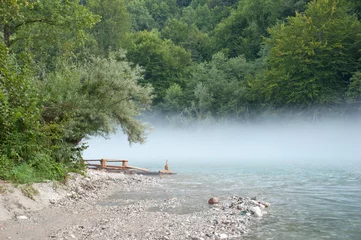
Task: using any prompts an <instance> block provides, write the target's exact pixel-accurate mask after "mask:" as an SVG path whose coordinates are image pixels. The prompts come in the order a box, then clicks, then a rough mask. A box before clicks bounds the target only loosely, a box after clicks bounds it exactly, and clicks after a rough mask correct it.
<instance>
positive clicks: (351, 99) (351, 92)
mask: <svg viewBox="0 0 361 240" xmlns="http://www.w3.org/2000/svg"><path fill="white" fill-rule="evenodd" d="M346 100H347V102H348V103H360V102H361V72H356V73H355V74H354V75H353V76H352V77H351V79H350V85H349V86H348V89H347V92H346Z"/></svg>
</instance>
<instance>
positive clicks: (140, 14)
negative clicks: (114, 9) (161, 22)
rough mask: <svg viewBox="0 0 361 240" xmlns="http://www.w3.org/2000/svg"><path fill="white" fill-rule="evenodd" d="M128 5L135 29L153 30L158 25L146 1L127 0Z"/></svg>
mask: <svg viewBox="0 0 361 240" xmlns="http://www.w3.org/2000/svg"><path fill="white" fill-rule="evenodd" d="M126 5H127V9H128V12H129V13H130V14H131V19H132V28H133V30H134V31H143V30H152V29H154V28H157V27H158V25H157V23H156V21H155V20H154V18H153V17H152V15H151V14H150V13H149V10H148V8H147V6H146V5H145V2H144V1H142V0H130V1H127V4H126Z"/></svg>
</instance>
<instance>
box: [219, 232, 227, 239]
mask: <svg viewBox="0 0 361 240" xmlns="http://www.w3.org/2000/svg"><path fill="white" fill-rule="evenodd" d="M227 238H228V236H227V234H224V233H222V234H221V235H219V239H227Z"/></svg>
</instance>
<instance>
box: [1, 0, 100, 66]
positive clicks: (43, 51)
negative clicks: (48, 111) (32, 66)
mask: <svg viewBox="0 0 361 240" xmlns="http://www.w3.org/2000/svg"><path fill="white" fill-rule="evenodd" d="M2 3H4V4H1V6H0V13H1V16H2V17H0V27H1V28H2V29H3V32H4V42H5V44H6V45H7V47H8V48H10V50H11V51H13V52H14V53H21V52H24V51H27V52H29V53H31V54H32V55H33V58H34V59H35V60H36V62H38V63H39V62H43V63H45V64H47V65H50V64H51V62H52V63H54V57H57V56H64V55H67V56H71V55H72V54H73V52H74V51H75V49H77V48H80V47H82V46H83V45H84V43H85V41H86V39H87V34H86V29H89V28H91V27H92V26H93V25H94V24H95V23H96V22H97V21H98V20H99V17H98V16H96V15H94V14H92V13H91V12H90V11H88V10H87V9H86V8H85V7H84V6H83V5H80V4H79V1H76V0H68V1H61V0H37V1H27V0H22V1H2Z"/></svg>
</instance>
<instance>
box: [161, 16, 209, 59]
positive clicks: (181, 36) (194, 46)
mask: <svg viewBox="0 0 361 240" xmlns="http://www.w3.org/2000/svg"><path fill="white" fill-rule="evenodd" d="M162 37H163V38H165V39H170V40H172V42H173V43H175V44H176V45H178V46H182V47H183V48H185V49H186V50H189V51H190V52H191V58H192V60H193V61H194V62H198V63H199V62H202V61H204V60H209V59H210V58H211V52H212V50H211V48H212V46H211V41H210V38H209V37H208V35H206V34H203V33H201V32H200V31H199V30H198V28H197V27H196V26H195V25H194V24H193V25H191V26H188V25H187V24H186V23H185V22H182V21H179V20H177V19H172V20H171V21H169V23H168V25H167V26H166V27H165V28H164V29H163V31H162Z"/></svg>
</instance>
